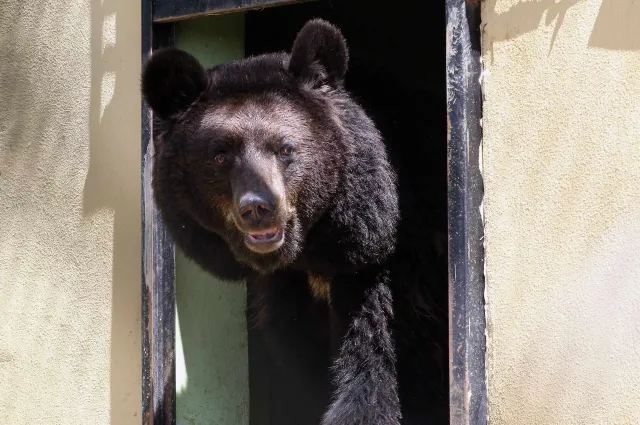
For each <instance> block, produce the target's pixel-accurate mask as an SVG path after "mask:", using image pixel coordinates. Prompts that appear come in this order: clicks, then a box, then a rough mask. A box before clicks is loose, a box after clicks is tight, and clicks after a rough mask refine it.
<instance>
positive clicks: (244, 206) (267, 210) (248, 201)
mask: <svg viewBox="0 0 640 425" xmlns="http://www.w3.org/2000/svg"><path fill="white" fill-rule="evenodd" d="M238 208H239V210H240V217H242V220H243V221H244V222H245V223H247V224H257V223H258V222H260V221H262V220H264V219H268V218H271V216H273V211H274V210H275V207H274V206H273V204H272V203H271V202H269V201H267V200H266V199H265V198H264V197H262V196H260V195H258V194H256V193H247V194H245V195H243V196H242V197H241V198H240V202H239V203H238Z"/></svg>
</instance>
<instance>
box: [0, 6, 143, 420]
mask: <svg viewBox="0 0 640 425" xmlns="http://www.w3.org/2000/svg"><path fill="white" fill-rule="evenodd" d="M139 10H140V4H139V2H137V1H132V0H103V1H91V0H79V1H74V2H60V1H44V2H37V1H20V0H3V1H2V2H0V421H1V422H2V423H6V424H14V425H22V424H24V425H34V424H45V423H46V424H54V425H58V424H69V425H77V424H90V425H107V424H111V425H116V424H117V425H126V424H139V423H140V374H141V372H140V320H139V312H140V275H141V273H140V97H139V95H138V92H139V91H138V78H139V72H140V63H139V62H140V12H139Z"/></svg>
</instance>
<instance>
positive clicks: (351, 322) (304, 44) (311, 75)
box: [141, 19, 448, 425]
mask: <svg viewBox="0 0 640 425" xmlns="http://www.w3.org/2000/svg"><path fill="white" fill-rule="evenodd" d="M348 57H349V54H348V47H347V42H346V40H345V38H344V36H343V35H342V33H341V31H340V30H339V29H338V28H337V27H335V26H334V25H332V24H330V23H329V22H326V21H324V20H321V19H313V20H310V21H309V22H307V23H306V24H305V25H304V26H303V28H302V29H301V30H300V31H299V33H298V35H297V37H296V38H295V40H294V42H293V46H292V48H291V52H290V53H286V52H278V53H268V54H262V55H258V56H253V57H248V58H245V59H242V60H238V61H233V62H229V63H225V64H222V65H218V66H215V67H212V68H209V69H205V68H204V67H203V66H202V65H201V64H200V63H199V62H198V61H197V60H196V59H195V58H194V57H193V56H191V55H190V54H188V53H187V52H184V51H182V50H179V49H176V48H165V49H161V50H158V51H157V52H154V54H153V55H152V56H151V57H150V58H149V60H148V61H147V62H146V63H145V64H144V67H143V71H142V76H141V91H142V95H143V98H144V100H145V102H146V103H147V105H148V106H149V108H150V109H151V110H152V111H153V116H154V140H153V143H154V149H155V155H154V158H153V182H152V184H153V194H154V200H155V202H156V205H157V207H158V209H159V211H160V214H161V216H162V219H163V222H164V223H165V225H166V227H167V230H168V231H169V233H170V235H171V236H172V238H173V240H174V241H175V244H176V245H177V246H178V247H179V248H180V249H181V250H182V251H183V252H184V253H185V255H186V256H187V257H189V258H191V259H192V260H193V261H195V262H196V263H197V264H199V265H200V266H201V267H202V268H203V269H204V270H206V271H207V272H209V273H211V274H212V275H214V276H215V277H217V278H219V279H222V280H226V281H230V282H233V281H243V280H244V281H246V280H251V281H252V282H253V284H254V287H255V288H257V291H258V293H259V294H258V296H257V297H256V299H257V300H258V304H259V306H258V307H256V312H257V321H256V322H257V323H258V325H259V326H260V325H262V326H265V327H266V328H268V327H271V328H273V327H274V326H276V327H277V326H278V323H281V322H279V321H278V320H274V319H273V316H274V315H277V314H286V313H287V311H289V310H290V309H295V308H306V306H309V305H311V304H309V301H308V299H303V298H304V297H305V296H306V295H308V296H309V297H310V298H312V299H313V300H314V302H315V301H317V302H320V303H322V305H323V306H324V308H325V310H326V312H327V315H328V320H327V322H326V325H327V329H326V332H327V333H328V334H329V341H330V349H329V357H330V362H331V365H330V366H329V370H330V373H331V375H332V376H331V378H330V385H331V391H332V396H331V398H330V400H328V401H327V402H326V404H327V406H326V411H325V412H324V414H323V415H322V418H321V423H322V425H351V424H353V425H356V424H358V425H374V424H375V425H400V424H403V425H409V424H418V423H420V424H422V423H442V424H444V423H446V422H448V398H447V385H446V384H447V371H446V367H447V363H446V362H447V355H446V351H445V349H446V348H444V347H446V343H447V342H446V341H447V318H446V313H445V314H443V313H442V310H443V309H445V308H446V306H442V305H437V303H434V302H433V297H434V296H433V294H434V291H436V289H434V285H437V283H438V282H442V280H443V267H442V261H441V257H442V255H441V254H438V253H437V252H436V251H437V249H436V248H435V246H436V245H437V244H436V243H434V242H433V241H434V240H435V239H437V232H436V230H434V229H436V228H437V227H438V226H436V225H434V224H433V223H430V222H429V215H428V214H423V212H424V211H420V210H419V209H416V208H414V209H413V210H411V209H410V208H408V207H407V208H405V212H403V213H402V214H401V205H403V202H402V200H403V199H407V200H406V201H405V202H404V204H405V205H408V206H415V207H417V206H418V205H417V204H418V203H419V202H418V201H417V200H416V199H418V200H419V196H417V197H415V196H414V198H411V197H410V196H409V197H404V198H403V197H402V190H401V188H399V184H398V172H399V171H401V170H396V168H395V167H394V166H392V163H391V159H390V156H389V153H388V146H387V144H386V143H385V140H384V138H383V137H382V134H381V132H380V131H379V130H378V128H377V126H376V124H375V123H374V121H373V120H372V118H371V117H370V116H369V115H368V114H367V113H366V111H365V110H364V108H363V107H362V106H361V105H360V104H359V103H358V102H357V101H356V100H355V99H354V97H353V96H351V95H350V93H349V92H348V91H347V90H346V88H345V84H344V82H345V76H346V74H347V69H348ZM412 202H413V204H412ZM414 204H415V205H414ZM445 269H446V267H445ZM445 273H446V271H445ZM444 279H445V281H446V277H445V278H444ZM283 282H286V283H283ZM287 285H288V286H289V289H285V291H286V294H284V293H283V288H287ZM302 290H304V291H306V295H304V294H301V291H302ZM291 294H296V295H294V296H291ZM285 299H286V301H283V300H285ZM297 302H299V303H300V304H299V305H298V306H296V303H297ZM305 303H306V304H305ZM300 306H305V307H300ZM325 310H322V309H320V310H318V311H325ZM288 330H290V329H288ZM265 331H266V332H270V333H269V335H274V339H278V340H279V341H281V342H279V344H280V345H281V347H280V348H282V347H284V346H286V350H288V351H295V350H296V343H295V340H296V338H298V337H296V338H289V339H288V341H287V338H286V335H283V332H281V330H280V331H279V330H278V329H266V330H265ZM307 351H312V350H307ZM281 352H282V350H281ZM290 355H291V353H290ZM301 364H302V368H303V369H304V367H305V366H304V361H302V362H301ZM309 373H310V375H311V374H312V373H311V372H309ZM320 376H321V378H320V379H323V378H324V375H322V374H321V375H320ZM445 421H446V422H445Z"/></svg>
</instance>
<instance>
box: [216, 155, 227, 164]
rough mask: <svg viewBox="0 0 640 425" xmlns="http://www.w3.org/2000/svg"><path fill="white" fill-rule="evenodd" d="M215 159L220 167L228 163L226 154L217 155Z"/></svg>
mask: <svg viewBox="0 0 640 425" xmlns="http://www.w3.org/2000/svg"><path fill="white" fill-rule="evenodd" d="M213 159H214V161H215V162H216V164H218V165H224V164H226V163H227V155H226V154H224V153H219V154H217V155H216V156H215V157H213Z"/></svg>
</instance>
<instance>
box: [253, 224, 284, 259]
mask: <svg viewBox="0 0 640 425" xmlns="http://www.w3.org/2000/svg"><path fill="white" fill-rule="evenodd" d="M283 236H284V232H283V231H282V228H281V227H277V228H274V229H269V230H265V231H262V232H248V233H246V234H245V243H246V244H247V246H248V247H249V248H250V249H251V250H253V251H257V252H260V253H265V252H270V251H274V250H276V249H278V248H279V247H280V245H281V242H282V240H283Z"/></svg>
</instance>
